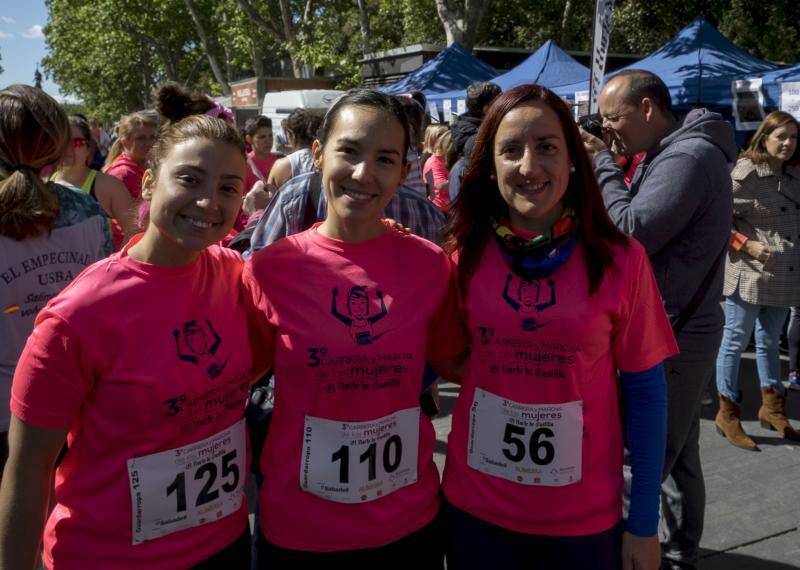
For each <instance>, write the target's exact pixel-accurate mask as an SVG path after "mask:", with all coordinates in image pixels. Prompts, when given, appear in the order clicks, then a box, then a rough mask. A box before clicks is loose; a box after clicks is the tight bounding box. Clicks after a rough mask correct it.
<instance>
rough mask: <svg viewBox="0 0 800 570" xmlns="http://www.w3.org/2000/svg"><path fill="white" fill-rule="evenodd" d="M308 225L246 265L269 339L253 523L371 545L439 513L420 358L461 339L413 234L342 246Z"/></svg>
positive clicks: (303, 544)
mask: <svg viewBox="0 0 800 570" xmlns="http://www.w3.org/2000/svg"><path fill="white" fill-rule="evenodd" d="M316 227H317V226H315V227H313V228H312V229H310V230H307V231H305V232H303V233H300V234H296V235H294V236H291V237H288V238H285V239H282V240H280V241H278V242H276V243H274V244H273V245H271V246H270V247H267V248H265V249H262V250H260V251H259V252H257V253H255V254H254V255H253V256H252V257H251V258H250V260H249V261H248V262H247V264H246V266H245V274H244V276H245V285H246V287H249V288H251V290H252V295H253V298H254V301H255V304H256V306H258V307H259V308H261V309H262V310H263V314H264V317H265V326H266V327H268V328H269V329H271V330H272V331H273V334H274V335H275V337H276V354H275V378H276V381H275V382H276V394H275V410H274V414H273V419H272V424H271V427H270V432H269V437H268V439H267V443H266V447H265V450H264V453H263V455H262V457H261V468H262V469H263V472H264V475H265V484H264V485H263V486H262V487H261V495H260V497H259V507H260V517H261V519H260V525H261V531H262V532H263V533H264V535H265V537H266V538H267V539H268V540H269V541H270V542H272V543H274V544H277V545H278V546H281V547H284V548H289V549H295V550H305V551H341V550H351V549H359V548H370V547H377V546H381V545H385V544H387V543H389V542H393V541H395V540H398V539H400V538H402V537H404V536H406V535H408V534H410V533H412V532H414V531H416V530H418V529H420V528H421V527H423V526H424V525H426V524H427V523H429V522H430V521H431V520H432V519H433V518H434V516H435V515H436V513H437V511H438V509H439V473H438V471H437V469H436V465H435V464H434V462H433V447H434V442H435V433H434V430H433V426H432V424H431V421H430V419H429V418H428V417H427V416H425V415H424V414H422V413H421V412H420V410H419V397H420V393H421V390H422V375H423V367H424V365H425V362H426V361H427V362H437V361H442V360H446V359H448V358H451V357H453V356H455V355H456V354H458V353H459V352H460V351H461V350H462V349H463V347H464V342H465V340H464V336H463V334H464V333H463V330H462V327H461V323H460V320H459V318H458V315H457V310H456V307H455V294H454V288H453V286H452V280H451V264H450V261H449V260H448V259H447V257H446V256H445V254H444V253H443V252H442V251H441V250H440V249H439V248H438V247H437V246H435V245H433V244H431V243H430V242H427V241H425V240H423V239H421V238H419V237H416V236H411V235H404V234H401V233H399V232H396V231H394V230H387V231H386V232H385V233H384V234H383V235H381V236H380V237H377V238H374V239H371V240H368V241H366V242H361V243H345V242H342V241H339V240H335V239H332V238H328V237H326V236H324V235H322V234H321V233H319V232H318V231H317V229H316ZM415 450H416V453H414V451H415Z"/></svg>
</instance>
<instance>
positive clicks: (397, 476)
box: [300, 408, 420, 503]
mask: <svg viewBox="0 0 800 570" xmlns="http://www.w3.org/2000/svg"><path fill="white" fill-rule="evenodd" d="M419 414H420V411H419V408H409V409H406V410H400V411H398V412H395V413H393V414H389V415H388V416H384V417H382V418H378V419H375V420H371V421H366V422H341V421H335V420H327V419H323V418H315V417H312V416H306V422H305V428H304V432H303V456H302V462H301V463H302V464H301V465H300V486H301V487H302V488H303V490H304V491H307V492H309V493H313V494H314V495H317V496H319V497H322V498H323V499H327V500H329V501H335V502H337V503H363V502H366V501H373V500H375V499H379V498H381V497H385V496H386V495H388V494H389V493H392V492H394V491H396V490H397V489H400V488H401V487H405V486H406V485H411V484H413V483H415V482H416V481H417V459H418V455H419Z"/></svg>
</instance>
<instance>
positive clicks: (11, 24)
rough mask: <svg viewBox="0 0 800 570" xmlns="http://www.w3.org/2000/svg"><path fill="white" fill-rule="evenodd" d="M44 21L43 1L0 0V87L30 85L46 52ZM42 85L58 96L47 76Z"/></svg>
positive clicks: (47, 90)
mask: <svg viewBox="0 0 800 570" xmlns="http://www.w3.org/2000/svg"><path fill="white" fill-rule="evenodd" d="M46 23H47V9H46V8H45V6H44V1H43V0H0V56H2V58H3V59H2V61H0V65H1V66H2V67H3V69H4V71H3V74H2V75H0V86H3V87H4V86H6V85H11V84H12V83H27V84H28V85H32V84H33V74H34V71H35V70H36V65H37V64H38V63H39V62H40V61H41V60H42V59H43V58H44V56H45V55H46V53H47V51H46V49H45V44H44V36H43V35H42V27H43V26H44V25H45V24H46ZM43 73H44V72H43ZM42 87H43V88H44V90H45V91H46V92H48V93H49V94H50V95H52V96H54V97H57V98H59V99H60V98H61V93H60V91H59V89H58V87H57V86H56V84H55V83H53V81H52V80H50V79H47V77H45V78H44V81H43V82H42Z"/></svg>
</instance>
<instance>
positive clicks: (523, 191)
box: [494, 102, 570, 231]
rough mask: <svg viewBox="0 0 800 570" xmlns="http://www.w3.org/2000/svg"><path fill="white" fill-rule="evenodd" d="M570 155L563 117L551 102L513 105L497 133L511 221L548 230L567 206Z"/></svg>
mask: <svg viewBox="0 0 800 570" xmlns="http://www.w3.org/2000/svg"><path fill="white" fill-rule="evenodd" d="M569 169H570V159H569V149H568V147H567V141H566V138H565V137H564V130H563V129H562V128H561V123H560V121H559V119H558V115H556V113H555V111H553V110H552V109H551V108H550V107H549V106H547V105H546V104H544V103H540V102H531V103H525V104H522V105H520V106H518V107H515V108H513V109H511V111H509V112H508V113H507V114H506V115H505V116H504V117H503V119H502V121H501V122H500V125H499V126H498V128H497V134H496V135H495V137H494V170H495V175H496V177H497V186H498V188H499V190H500V195H501V196H502V197H503V200H504V201H505V202H506V204H508V211H509V217H510V218H511V223H512V224H514V225H516V226H518V227H520V228H523V229H528V230H534V231H544V230H546V229H547V228H549V227H550V226H552V225H553V224H554V223H555V222H556V221H557V220H558V218H559V217H560V216H561V213H562V211H563V198H564V194H565V193H566V191H567V186H568V184H569V175H570V172H569Z"/></svg>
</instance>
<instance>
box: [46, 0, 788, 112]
mask: <svg viewBox="0 0 800 570" xmlns="http://www.w3.org/2000/svg"><path fill="white" fill-rule="evenodd" d="M437 3H438V4H439V9H440V11H438V12H437ZM478 4H481V5H483V2H479V1H478V0H470V1H467V0H446V1H445V0H46V5H47V8H48V10H49V22H48V24H47V26H46V27H45V30H44V32H45V38H46V42H47V46H48V49H49V54H48V56H47V58H46V59H45V60H44V61H43V68H44V71H45V72H46V73H47V74H48V75H49V76H52V78H53V79H54V80H55V81H56V83H58V84H59V85H60V86H61V89H62V91H63V92H64V93H65V94H69V95H73V96H75V97H77V98H79V99H80V100H81V101H83V102H84V104H85V105H86V107H87V109H88V111H89V112H91V113H92V114H96V115H99V116H100V117H101V118H103V119H104V120H113V119H116V118H118V117H119V115H121V114H123V113H126V112H130V111H132V110H135V109H141V108H143V107H145V106H147V105H148V103H149V101H150V100H151V98H152V94H153V91H154V89H155V88H156V86H157V85H158V84H159V83H160V82H162V81H164V80H174V81H179V82H181V83H185V84H187V85H189V86H190V87H193V88H195V89H198V90H202V91H204V92H207V93H210V94H220V93H222V92H224V91H225V88H226V86H227V84H229V83H230V82H232V81H235V80H237V79H240V78H243V77H249V76H253V75H256V76H271V75H284V74H286V73H287V71H288V72H290V73H292V72H293V73H294V74H295V75H297V76H301V75H303V74H307V73H308V72H309V70H316V72H317V73H319V72H323V71H324V72H325V73H326V74H333V75H334V76H336V77H337V78H338V79H339V82H340V83H339V84H340V86H342V87H344V86H351V85H357V84H358V83H359V82H360V70H361V63H362V61H363V59H364V54H365V53H369V52H376V51H381V50H386V49H391V48H396V47H400V46H406V45H411V44H435V45H443V44H445V43H446V40H447V36H446V34H445V26H444V24H443V20H442V17H441V9H442V6H446V7H447V9H449V10H451V12H452V13H454V14H456V15H458V13H459V12H458V11H459V10H461V9H462V7H466V6H468V5H469V6H472V5H478ZM189 8H191V9H192V10H193V12H194V14H192V13H191V12H190V11H189ZM593 11H594V0H537V1H536V2H534V1H533V0H494V1H491V2H488V8H487V10H486V12H485V14H484V16H483V18H482V20H481V21H480V24H479V26H478V32H477V37H476V40H475V44H476V45H488V46H509V47H522V48H527V49H536V48H537V47H539V46H540V45H541V44H542V43H543V42H544V41H546V40H548V39H554V40H556V41H557V42H558V43H559V45H561V46H562V47H563V48H565V49H572V50H581V51H585V50H589V49H590V47H591V46H590V43H591V27H592V18H593ZM698 13H702V15H704V16H705V17H706V18H708V19H709V20H710V21H711V23H712V24H714V25H716V26H718V27H719V28H720V30H721V31H722V32H723V33H724V34H726V35H727V36H728V37H729V38H730V39H731V40H733V41H734V42H735V43H737V44H738V45H739V46H741V47H742V48H744V49H747V50H749V51H751V52H752V53H753V54H754V55H756V56H759V57H762V58H766V59H770V60H774V61H782V62H787V63H793V62H796V61H798V60H800V42H797V41H794V39H795V38H797V37H798V36H800V2H798V1H797V0H771V1H770V2H767V3H764V2H763V0H701V1H699V2H684V3H680V2H679V3H674V2H673V3H669V2H666V3H665V2H662V3H660V4H659V3H653V2H652V1H649V0H617V2H616V6H615V12H614V19H613V31H612V38H611V50H612V51H616V52H621V53H640V54H646V53H649V52H651V51H652V50H653V49H655V48H657V47H658V46H660V45H661V44H663V43H664V42H665V41H667V40H668V39H669V38H671V37H672V36H673V35H674V34H675V33H676V32H677V31H678V30H680V29H681V28H682V27H684V26H685V25H686V24H687V23H688V22H690V21H691V20H692V19H693V18H695V17H696V16H697V15H698ZM449 25H450V26H451V34H450V35H451V36H452V35H453V33H452V32H453V29H452V26H453V23H452V21H451V22H450V24H449ZM212 62H213V63H214V65H213V66H212ZM212 67H213V68H214V69H212Z"/></svg>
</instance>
